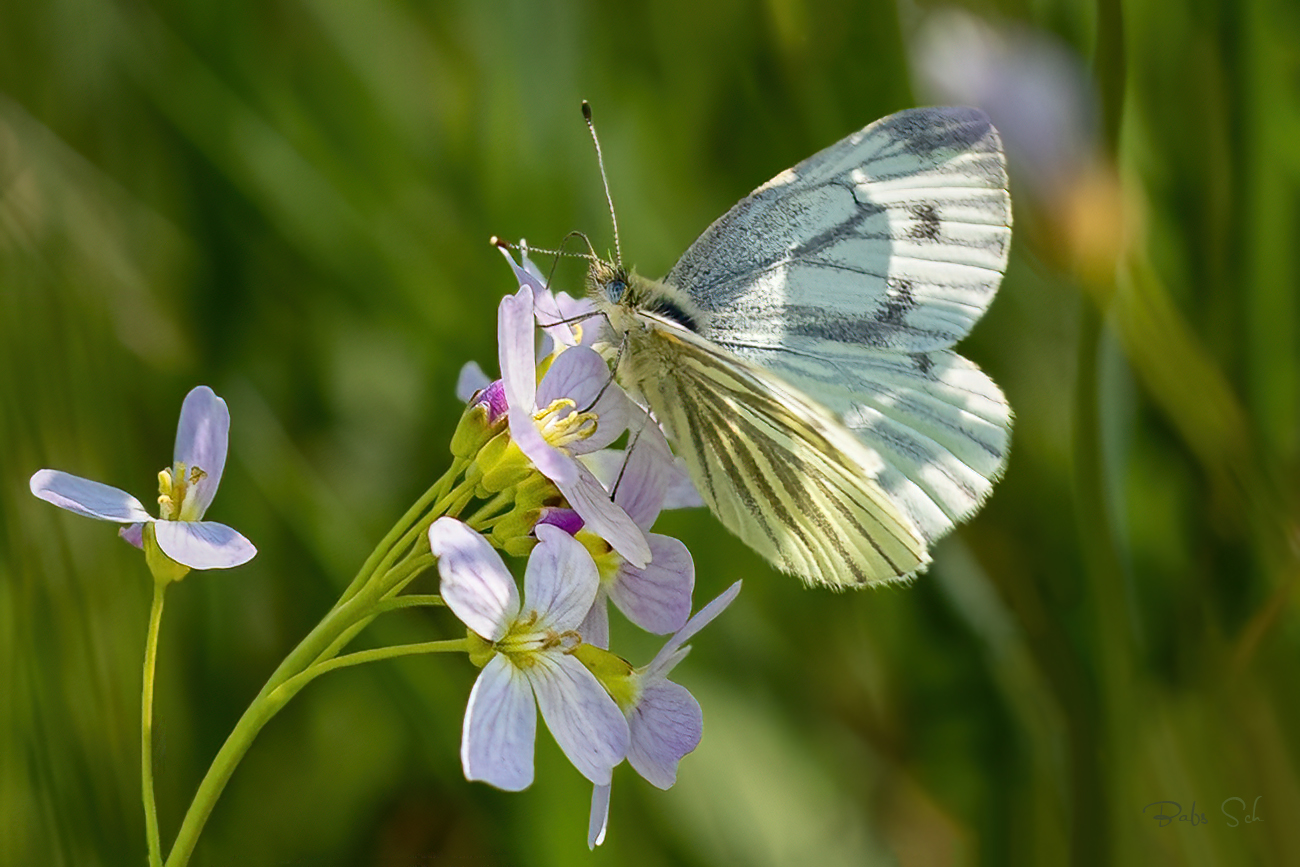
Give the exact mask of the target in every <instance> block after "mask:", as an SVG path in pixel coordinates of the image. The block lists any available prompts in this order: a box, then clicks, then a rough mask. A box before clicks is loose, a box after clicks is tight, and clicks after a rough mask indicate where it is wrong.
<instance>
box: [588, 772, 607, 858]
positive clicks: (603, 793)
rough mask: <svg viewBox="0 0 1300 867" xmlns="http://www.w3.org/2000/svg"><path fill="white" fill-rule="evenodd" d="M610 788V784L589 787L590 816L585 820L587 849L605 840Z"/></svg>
mask: <svg viewBox="0 0 1300 867" xmlns="http://www.w3.org/2000/svg"><path fill="white" fill-rule="evenodd" d="M611 788H612V787H611V786H593V787H592V789H591V817H590V818H589V819H588V820H587V848H588V849H595V848H596V847H597V846H599V845H600V844H601V843H604V842H605V829H606V828H607V827H608V826H609V791H610V789H611Z"/></svg>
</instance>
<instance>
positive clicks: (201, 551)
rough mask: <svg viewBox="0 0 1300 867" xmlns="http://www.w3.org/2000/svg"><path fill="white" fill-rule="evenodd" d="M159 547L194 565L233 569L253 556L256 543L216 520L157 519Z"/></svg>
mask: <svg viewBox="0 0 1300 867" xmlns="http://www.w3.org/2000/svg"><path fill="white" fill-rule="evenodd" d="M153 530H154V536H155V538H157V540H158V547H159V548H161V549H162V552H163V553H164V554H166V555H167V556H168V557H170V558H172V559H173V560H175V561H176V562H177V563H180V564H182V565H184V566H189V567H190V568H191V569H230V568H232V567H234V566H240V565H243V564H244V563H247V562H248V561H249V560H252V559H253V557H254V556H255V555H256V554H257V549H256V548H255V547H253V543H252V542H250V541H248V540H247V539H245V538H244V537H243V536H241V535H240V534H239V531H237V530H233V529H231V528H230V527H227V526H226V525H225V524H218V523H217V522H216V521H154V522H153Z"/></svg>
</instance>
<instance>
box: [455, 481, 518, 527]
mask: <svg viewBox="0 0 1300 867" xmlns="http://www.w3.org/2000/svg"><path fill="white" fill-rule="evenodd" d="M514 501H515V492H514V490H513V489H511V490H509V491H502V492H501V493H499V494H497V495H496V496H495V497H493V498H492V499H490V500H488V501H487V502H486V503H484V504H483V505H482V506H480V507H479V509H478V511H476V512H475V513H474V514H472V515H470V516H469V517H468V518H465V519H464V521H465V523H466V524H469V525H470V526H471V527H477V528H479V529H482V523H483V522H484V521H485V520H487V519H488V518H493V519H495V518H499V517H500V515H497V514H496V513H497V512H500V511H501V510H502V509H503V508H505V507H506V506H510V505H513V504H514Z"/></svg>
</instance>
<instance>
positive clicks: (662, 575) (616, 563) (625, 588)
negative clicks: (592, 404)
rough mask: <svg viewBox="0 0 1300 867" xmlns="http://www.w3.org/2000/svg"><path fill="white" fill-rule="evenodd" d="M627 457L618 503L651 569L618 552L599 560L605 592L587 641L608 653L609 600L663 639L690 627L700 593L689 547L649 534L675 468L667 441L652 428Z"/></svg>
mask: <svg viewBox="0 0 1300 867" xmlns="http://www.w3.org/2000/svg"><path fill="white" fill-rule="evenodd" d="M625 457H626V465H625V466H623V467H621V468H620V469H619V471H618V473H616V474H615V479H616V482H617V488H616V489H615V491H614V503H615V504H616V505H618V506H620V507H621V508H622V509H623V511H624V512H626V513H627V515H628V517H629V518H631V519H632V520H633V521H635V522H636V525H637V526H638V527H640V528H641V529H642V530H643V531H644V532H645V534H646V542H647V543H648V544H649V546H650V563H649V564H648V565H646V566H644V567H640V566H636V565H634V564H632V563H629V562H628V561H627V560H626V559H625V558H623V557H622V556H620V555H619V554H618V553H617V552H614V551H611V552H610V553H609V554H608V555H605V556H602V557H597V558H596V560H597V566H598V567H599V569H600V591H599V592H598V593H597V594H596V601H595V603H594V604H593V605H592V606H591V611H590V612H589V613H588V614H587V618H586V619H585V620H584V621H583V623H582V635H583V640H585V641H586V642H587V643H588V644H595V645H596V646H597V647H609V609H608V606H607V605H606V600H607V599H608V600H609V601H610V602H613V603H614V606H615V607H616V608H618V610H619V611H622V612H623V614H624V615H626V616H627V619H628V620H630V621H632V622H633V623H635V624H636V625H637V626H639V627H641V628H642V629H644V630H646V631H647V632H653V633H654V634H656V635H664V634H666V633H669V632H673V631H675V630H678V629H681V628H682V625H683V624H684V623H686V618H687V617H689V616H690V614H691V591H692V590H693V589H694V587H695V562H694V561H693V560H692V559H691V552H690V551H689V550H687V548H686V545H684V544H683V543H682V542H681V540H679V539H674V538H673V537H671V536H665V535H662V534H660V533H651V532H650V528H651V527H652V526H654V522H655V520H656V519H658V517H659V513H660V512H661V511H662V510H663V505H664V498H665V495H666V493H667V489H668V483H669V480H670V476H671V468H672V467H673V455H672V452H671V451H669V449H668V443H667V441H666V440H664V438H663V434H661V433H660V432H659V430H658V428H657V427H653V426H648V427H646V428H645V429H644V430H643V431H642V432H641V436H639V437H638V438H637V442H636V445H635V446H634V447H633V448H632V449H631V450H630V451H629V452H627V453H625ZM619 474H621V476H620V475H619Z"/></svg>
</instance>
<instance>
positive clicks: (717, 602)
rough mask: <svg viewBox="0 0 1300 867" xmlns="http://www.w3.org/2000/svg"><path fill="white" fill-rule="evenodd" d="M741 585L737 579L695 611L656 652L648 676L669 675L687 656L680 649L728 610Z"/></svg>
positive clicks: (647, 668)
mask: <svg viewBox="0 0 1300 867" xmlns="http://www.w3.org/2000/svg"><path fill="white" fill-rule="evenodd" d="M740 585H741V582H740V581H737V582H736V583H735V584H732V585H731V586H730V587H728V588H727V589H726V590H724V591H722V593H721V594H719V595H718V597H717V598H716V599H714V600H713V601H712V602H710V603H709V604H708V605H705V606H704V607H703V608H701V609H700V610H699V611H697V612H695V616H694V617H692V618H691V619H690V620H688V621H686V625H685V626H683V627H682V629H681V631H680V632H678V633H677V634H676V635H674V636H673V637H672V638H670V639H668V641H667V643H666V644H664V646H663V647H662V648H661V649H660V650H659V652H658V653H656V654H655V658H654V659H652V660H650V664H649V665H647V666H646V667H645V673H646V676H647V677H654V676H667V674H668V672H670V671H672V668H673V666H674V665H676V664H677V663H678V661H680V660H681V658H682V657H683V656H685V654H684V653H683V654H678V652H677V651H678V649H679V648H681V646H682V645H683V644H685V643H686V642H687V641H690V640H691V639H692V638H694V637H695V633H697V632H699V631H700V630H701V629H703V628H704V627H705V626H708V625H709V623H711V622H712V621H713V618H715V617H717V616H718V615H719V614H721V613H722V612H723V611H725V610H726V608H727V606H728V605H730V604H731V602H732V600H733V599H735V598H736V594H737V593H739V592H740Z"/></svg>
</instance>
